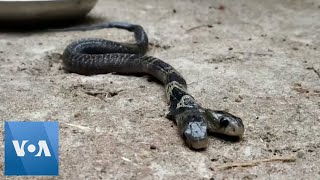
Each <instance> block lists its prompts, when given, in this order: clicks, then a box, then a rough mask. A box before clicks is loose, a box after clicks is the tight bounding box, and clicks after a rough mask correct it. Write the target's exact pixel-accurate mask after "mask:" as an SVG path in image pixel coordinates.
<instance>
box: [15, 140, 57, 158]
mask: <svg viewBox="0 0 320 180" xmlns="http://www.w3.org/2000/svg"><path fill="white" fill-rule="evenodd" d="M28 141H29V140H23V141H22V142H21V143H19V141H18V140H13V141H12V144H13V147H14V150H15V151H16V153H17V156H19V157H23V156H24V155H25V154H26V153H25V151H24V150H25V145H26V143H27V142H28ZM27 150H28V151H29V152H30V153H34V152H35V151H36V150H37V148H36V146H35V145H34V144H29V145H28V146H27ZM42 153H43V154H44V156H47V157H51V153H50V151H49V148H48V144H47V142H46V141H45V140H39V142H38V153H37V154H36V155H35V156H36V157H39V156H41V155H42Z"/></svg>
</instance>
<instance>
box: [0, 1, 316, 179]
mask: <svg viewBox="0 0 320 180" xmlns="http://www.w3.org/2000/svg"><path fill="white" fill-rule="evenodd" d="M90 15H91V16H92V17H96V18H99V19H104V20H105V21H125V22H131V23H136V24H140V25H142V26H143V27H144V28H145V30H146V32H147V33H148V35H149V39H150V50H149V51H148V54H149V55H152V56H155V57H158V58H160V59H162V60H164V61H166V62H168V63H170V64H171V65H172V66H174V67H175V68H176V69H177V70H178V71H179V72H181V74H182V75H183V76H184V77H185V79H186V80H187V82H188V87H189V91H190V93H191V94H192V95H194V97H195V98H196V99H197V100H198V101H199V102H200V103H201V104H202V105H203V106H204V107H208V108H212V109H222V110H229V112H231V113H233V114H236V115H238V116H240V117H241V118H242V119H243V121H244V124H245V128H246V131H245V135H244V137H243V138H242V139H241V140H240V141H239V142H230V141H224V140H221V139H219V138H217V137H212V138H210V145H209V147H208V148H207V149H206V150H205V151H200V152H195V151H192V150H190V149H189V148H188V147H186V146H185V145H184V143H183V140H182V139H181V138H180V136H179V135H178V132H177V128H176V126H175V125H174V123H173V122H171V121H169V120H168V119H166V118H165V114H166V112H167V108H168V106H167V103H166V99H165V94H164V88H163V87H162V85H161V84H158V83H157V82H154V81H150V80H148V77H146V76H143V77H135V76H121V75H114V74H106V75H96V76H82V75H77V74H70V73H69V74H68V73H65V72H64V71H63V70H62V64H61V54H62V52H63V50H64V48H65V47H66V46H67V45H68V44H69V43H70V42H72V41H73V40H76V39H80V38H84V37H100V38H106V39H111V40H116V41H129V42H132V41H133V37H132V34H130V33H128V32H126V31H123V30H117V29H107V30H99V31H90V32H51V33H49V32H42V33H35V32H30V33H9V32H7V33H6V32H2V33H0V82H1V84H0V92H1V96H0V102H1V103H0V118H1V120H2V121H5V120H25V119H28V120H34V121H47V120H57V121H59V122H60V142H59V143H60V149H59V153H60V157H59V159H60V168H59V169H60V176H59V177H56V178H52V179H320V127H319V123H320V60H319V57H320V51H319V49H320V1H319V0H318V1H316V0H282V1H281V2H280V1H278V0H269V1H256V0H246V1H245V0H238V1H231V0H230V1H221V0H219V1H209V0H202V1H195V0H191V1H184V0H175V1H171V0H163V1H157V0H148V1H145V0H138V1H130V0H108V1H107V0H100V2H99V3H98V4H97V6H96V7H95V8H94V9H93V11H92V12H91V13H90ZM1 128H3V124H1ZM2 136H3V135H2ZM1 146H2V150H1V151H0V152H1V153H0V155H1V157H2V159H3V155H4V153H3V142H2V141H1ZM275 157H283V158H286V157H293V158H295V161H294V162H282V161H271V162H262V163H257V164H253V166H249V167H234V168H229V169H223V168H222V166H223V165H227V164H230V163H250V162H252V161H260V160H262V159H272V158H275ZM0 167H1V171H3V164H2V165H1V166H0ZM0 178H1V179H3V178H4V176H3V174H1V175H0ZM10 179H25V178H10ZM29 179H34V178H31V177H30V178H29ZM38 179H51V178H43V177H39V178H38Z"/></svg>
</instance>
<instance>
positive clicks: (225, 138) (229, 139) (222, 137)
mask: <svg viewBox="0 0 320 180" xmlns="http://www.w3.org/2000/svg"><path fill="white" fill-rule="evenodd" d="M209 135H210V136H212V137H215V138H216V139H218V140H220V141H227V142H231V143H237V142H239V141H240V140H241V138H240V137H236V136H227V135H224V134H219V133H209Z"/></svg>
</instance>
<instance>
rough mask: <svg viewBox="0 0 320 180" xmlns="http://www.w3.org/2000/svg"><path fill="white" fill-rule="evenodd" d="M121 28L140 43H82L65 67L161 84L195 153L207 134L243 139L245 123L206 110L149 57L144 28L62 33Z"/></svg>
mask: <svg viewBox="0 0 320 180" xmlns="http://www.w3.org/2000/svg"><path fill="white" fill-rule="evenodd" d="M102 28H120V29H126V30H128V31H131V32H133V33H134V36H135V39H136V43H135V44H129V43H121V42H114V41H109V40H104V39H82V40H78V41H75V42H73V43H71V44H70V45H69V46H68V47H67V48H66V49H65V51H64V53H63V56H62V58H63V63H64V67H65V69H66V70H67V71H69V72H74V73H78V74H83V75H93V74H101V73H111V72H117V73H121V74H135V73H144V74H148V75H151V76H153V77H155V78H156V79H158V80H159V81H161V82H162V83H163V84H164V86H165V89H166V95H167V99H168V102H169V104H170V109H169V114H168V115H167V117H168V118H169V119H171V120H174V121H175V122H176V124H177V126H178V129H179V132H180V134H181V136H182V137H184V138H185V142H186V144H188V145H189V146H190V147H191V148H193V149H203V148H206V147H207V146H208V137H207V132H208V131H209V132H214V133H222V134H226V135H229V136H242V135H243V133H244V126H243V123H242V120H241V119H240V118H238V117H236V116H233V115H231V114H230V113H227V112H224V111H214V110H210V109H205V108H202V107H201V106H200V105H199V103H197V102H196V101H195V99H194V98H193V97H192V96H191V95H190V94H189V93H188V92H187V83H186V81H185V80H184V78H183V77H182V76H181V75H180V73H179V72H178V71H176V70H175V69H174V68H173V67H172V66H171V65H169V64H167V63H165V62H163V61H162V60H160V59H158V58H155V57H152V56H146V55H145V53H146V52H147V48H148V37H147V34H146V33H145V31H144V29H143V28H142V27H141V26H140V25H134V24H128V23H121V22H113V23H105V24H99V25H94V26H82V27H75V28H67V29H62V30H61V31H76V30H83V31H86V30H95V29H102Z"/></svg>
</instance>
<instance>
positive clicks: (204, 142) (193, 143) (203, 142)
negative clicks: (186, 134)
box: [186, 137, 208, 150]
mask: <svg viewBox="0 0 320 180" xmlns="http://www.w3.org/2000/svg"><path fill="white" fill-rule="evenodd" d="M186 141H187V144H188V145H189V147H190V148H192V149H197V150H198V149H199V150H200V149H205V148H207V147H208V138H207V137H205V138H202V139H191V138H186Z"/></svg>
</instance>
